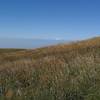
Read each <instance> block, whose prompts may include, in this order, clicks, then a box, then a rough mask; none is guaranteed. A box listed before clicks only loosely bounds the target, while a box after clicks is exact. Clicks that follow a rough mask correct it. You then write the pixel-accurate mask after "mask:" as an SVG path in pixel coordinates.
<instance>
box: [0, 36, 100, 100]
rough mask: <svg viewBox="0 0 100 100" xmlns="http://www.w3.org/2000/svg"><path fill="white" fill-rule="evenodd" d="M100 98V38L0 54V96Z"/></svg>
mask: <svg viewBox="0 0 100 100" xmlns="http://www.w3.org/2000/svg"><path fill="white" fill-rule="evenodd" d="M5 99H6V100H9V99H10V100H100V38H99V37H98V38H93V39H89V40H86V41H80V42H76V43H71V44H67V45H66V44H62V45H57V46H50V47H44V48H38V49H34V50H19V51H18V50H17V51H16V50H15V51H13V50H12V52H8V53H7V52H2V53H1V54H0V100H5Z"/></svg>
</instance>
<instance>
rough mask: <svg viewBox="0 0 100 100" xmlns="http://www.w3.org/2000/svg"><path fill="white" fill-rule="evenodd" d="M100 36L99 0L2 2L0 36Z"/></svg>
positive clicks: (50, 37)
mask: <svg viewBox="0 0 100 100" xmlns="http://www.w3.org/2000/svg"><path fill="white" fill-rule="evenodd" d="M98 35H100V0H0V37H6V38H7V37H9V38H11V37H13V38H41V39H43V38H45V39H67V40H73V39H84V38H89V37H93V36H98Z"/></svg>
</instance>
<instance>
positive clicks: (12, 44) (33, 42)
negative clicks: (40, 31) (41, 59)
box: [0, 38, 67, 48]
mask: <svg viewBox="0 0 100 100" xmlns="http://www.w3.org/2000/svg"><path fill="white" fill-rule="evenodd" d="M66 42H67V41H65V40H52V39H51V40H50V39H12V38H11V39H10V38H9V39H8V38H1V39H0V48H38V47H43V46H48V45H55V44H59V43H66Z"/></svg>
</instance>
